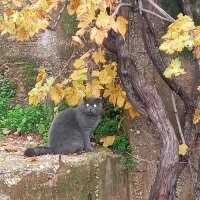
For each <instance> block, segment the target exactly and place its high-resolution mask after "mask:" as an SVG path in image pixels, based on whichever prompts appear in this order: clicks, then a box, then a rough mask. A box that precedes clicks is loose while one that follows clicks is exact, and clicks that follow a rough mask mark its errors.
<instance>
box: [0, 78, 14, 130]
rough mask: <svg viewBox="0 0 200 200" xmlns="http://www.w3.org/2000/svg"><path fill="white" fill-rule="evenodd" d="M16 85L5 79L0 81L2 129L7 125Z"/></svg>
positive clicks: (0, 121)
mask: <svg viewBox="0 0 200 200" xmlns="http://www.w3.org/2000/svg"><path fill="white" fill-rule="evenodd" d="M14 87H15V86H14V85H11V84H10V83H9V82H8V81H6V80H4V81H2V82H1V83H0V130H1V129H2V128H3V127H4V126H5V116H6V114H7V110H8V102H9V98H11V97H13V96H14V94H15V93H14Z"/></svg>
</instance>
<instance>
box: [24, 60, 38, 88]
mask: <svg viewBox="0 0 200 200" xmlns="http://www.w3.org/2000/svg"><path fill="white" fill-rule="evenodd" d="M23 74H24V76H25V77H26V89H27V91H29V90H31V89H32V88H33V87H34V86H35V77H36V71H35V64H34V63H33V62H26V63H25V64H24V66H23Z"/></svg>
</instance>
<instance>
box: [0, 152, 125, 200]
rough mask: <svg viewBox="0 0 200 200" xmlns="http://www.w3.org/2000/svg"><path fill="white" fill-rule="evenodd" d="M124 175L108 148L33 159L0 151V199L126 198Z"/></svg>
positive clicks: (93, 199) (76, 199) (115, 199)
mask: <svg viewBox="0 0 200 200" xmlns="http://www.w3.org/2000/svg"><path fill="white" fill-rule="evenodd" d="M127 188H128V184H127V176H126V173H125V172H124V171H122V170H121V166H120V160H119V157H118V156H117V155H115V154H113V153H112V152H110V151H108V150H105V149H104V150H99V151H96V152H93V153H84V154H81V155H74V156H61V159H59V156H58V155H46V156H40V157H37V158H36V159H32V158H24V157H22V156H16V155H12V154H8V153H5V152H0V200H127V199H128V191H127Z"/></svg>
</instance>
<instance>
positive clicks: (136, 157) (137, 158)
mask: <svg viewBox="0 0 200 200" xmlns="http://www.w3.org/2000/svg"><path fill="white" fill-rule="evenodd" d="M132 157H133V158H135V159H136V160H139V161H144V162H147V163H150V161H148V160H145V159H142V158H139V157H138V156H133V155H132Z"/></svg>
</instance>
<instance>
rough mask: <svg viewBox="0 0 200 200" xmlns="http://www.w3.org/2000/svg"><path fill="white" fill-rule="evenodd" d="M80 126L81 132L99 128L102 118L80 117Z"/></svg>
mask: <svg viewBox="0 0 200 200" xmlns="http://www.w3.org/2000/svg"><path fill="white" fill-rule="evenodd" d="M77 120H78V124H79V127H80V129H81V130H83V131H90V130H93V129H95V128H96V127H97V125H98V123H99V121H100V117H98V116H88V115H85V116H78V119H77Z"/></svg>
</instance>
